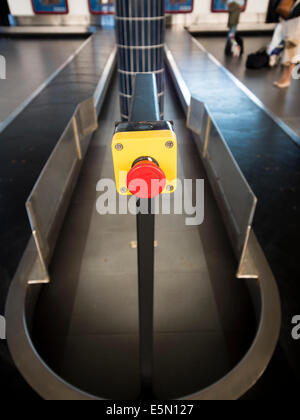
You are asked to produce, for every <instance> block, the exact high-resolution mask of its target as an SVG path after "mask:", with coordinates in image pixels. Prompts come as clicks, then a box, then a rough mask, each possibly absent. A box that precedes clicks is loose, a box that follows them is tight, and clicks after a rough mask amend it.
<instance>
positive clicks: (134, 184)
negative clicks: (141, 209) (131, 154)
mask: <svg viewBox="0 0 300 420" xmlns="http://www.w3.org/2000/svg"><path fill="white" fill-rule="evenodd" d="M166 182H167V181H166V176H165V174H164V172H163V170H162V169H161V168H160V167H159V166H158V164H156V163H155V162H153V161H151V160H141V161H139V162H137V163H136V164H135V165H133V167H132V168H131V169H130V171H129V172H128V175H127V188H128V191H130V193H131V194H132V195H135V196H137V197H139V198H154V197H156V196H158V195H159V194H161V193H162V192H163V190H164V189H165V186H166Z"/></svg>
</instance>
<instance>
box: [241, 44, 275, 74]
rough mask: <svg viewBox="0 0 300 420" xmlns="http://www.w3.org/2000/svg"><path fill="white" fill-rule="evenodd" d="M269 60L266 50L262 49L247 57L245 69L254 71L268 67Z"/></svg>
mask: <svg viewBox="0 0 300 420" xmlns="http://www.w3.org/2000/svg"><path fill="white" fill-rule="evenodd" d="M269 58H270V57H269V55H268V54H267V50H266V48H262V49H260V50H259V51H257V52H256V53H254V54H250V55H248V59H247V63H246V67H247V69H255V70H257V69H262V68H264V67H269Z"/></svg>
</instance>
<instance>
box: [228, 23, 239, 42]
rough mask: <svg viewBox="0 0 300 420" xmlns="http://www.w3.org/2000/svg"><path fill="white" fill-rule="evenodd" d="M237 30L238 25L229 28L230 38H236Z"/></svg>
mask: <svg viewBox="0 0 300 420" xmlns="http://www.w3.org/2000/svg"><path fill="white" fill-rule="evenodd" d="M236 32H237V25H235V26H232V27H231V28H230V29H229V32H228V39H233V38H235V35H236Z"/></svg>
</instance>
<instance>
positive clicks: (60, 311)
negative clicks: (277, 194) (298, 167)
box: [2, 31, 281, 399]
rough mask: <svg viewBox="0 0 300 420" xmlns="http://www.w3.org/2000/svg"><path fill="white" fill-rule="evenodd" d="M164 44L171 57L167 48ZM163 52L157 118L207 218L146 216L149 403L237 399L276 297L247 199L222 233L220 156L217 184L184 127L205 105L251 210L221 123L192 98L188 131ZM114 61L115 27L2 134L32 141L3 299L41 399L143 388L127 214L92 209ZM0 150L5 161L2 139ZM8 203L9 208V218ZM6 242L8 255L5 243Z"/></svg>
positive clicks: (264, 354)
mask: <svg viewBox="0 0 300 420" xmlns="http://www.w3.org/2000/svg"><path fill="white" fill-rule="evenodd" d="M174 39H175V37H174ZM167 46H168V47H169V48H170V50H171V51H172V52H173V54H175V52H174V51H175V50H173V46H172V43H171V42H169V43H167ZM169 58H170V54H169V53H168V50H166V60H167V64H168V68H169V71H168V72H167V75H166V78H167V85H166V87H167V89H166V102H165V117H164V118H165V119H168V120H173V121H174V124H175V130H176V133H177V137H178V142H179V162H178V167H179V178H180V179H187V178H188V179H193V180H196V179H204V181H205V197H204V202H205V219H204V222H203V223H202V224H201V225H200V226H187V225H186V223H185V216H184V215H175V214H171V215H158V216H157V217H156V241H157V247H156V248H155V298H154V314H155V315H154V332H153V334H154V355H153V357H154V373H153V388H154V393H155V396H156V398H157V399H177V398H186V399H191V398H194V399H237V398H241V397H242V396H243V395H244V394H245V393H246V392H247V391H249V390H250V389H251V388H252V387H253V386H254V385H255V383H256V382H257V381H258V380H259V378H260V377H261V375H262V374H263V372H264V371H265V369H266V368H267V366H268V364H269V362H270V360H271V357H272V355H273V353H274V350H275V347H276V344H277V341H278V337H279V329H280V312H281V311H280V301H279V295H278V290H277V286H276V282H275V279H274V276H273V274H272V272H271V270H270V267H269V265H268V263H267V260H266V258H265V256H264V253H263V251H262V249H261V247H260V245H259V243H258V241H257V239H256V236H255V233H254V232H253V230H252V229H251V223H252V217H253V211H254V208H253V209H252V207H251V208H250V213H249V214H250V216H249V226H248V225H247V226H246V230H245V232H246V233H247V235H244V237H243V240H242V241H241V243H240V242H239V241H240V240H241V239H240V235H237V234H236V233H235V230H234V229H233V228H232V226H233V225H234V223H237V224H239V223H241V221H240V220H237V219H236V218H235V216H234V213H235V209H236V207H237V204H238V202H237V200H236V198H235V199H234V197H233V195H232V194H230V191H229V195H228V189H227V185H228V183H227V179H226V174H224V171H223V170H222V165H221V167H219V171H220V172H219V176H220V179H219V180H218V182H217V184H218V185H216V182H215V181H216V179H215V178H214V177H213V173H212V171H211V163H209V162H208V160H207V159H206V158H205V156H204V155H203V154H202V145H203V144H202V143H203V141H205V140H206V141H208V140H209V138H208V137H207V136H206V139H203V138H202V135H200V134H199V133H197V129H196V128H195V127H193V120H192V117H193V116H195V114H194V111H195V110H196V111H195V112H196V116H197V109H198V108H197V107H200V108H199V109H201V110H202V111H201V112H204V111H203V109H204V110H205V112H206V114H205V118H207V120H205V121H208V119H209V120H210V121H211V122H210V124H211V127H212V129H213V130H215V131H212V133H217V134H218V137H217V138H216V140H215V141H216V142H218V143H216V144H219V147H221V149H220V150H222V153H224V159H226V162H228V165H229V166H228V167H227V169H228V170H230V171H234V173H235V175H236V176H237V178H238V179H239V183H238V186H239V187H237V188H240V190H239V191H242V192H241V194H246V195H245V197H246V198H247V200H248V199H249V197H250V201H251V203H252V205H254V207H255V204H256V197H255V195H254V194H255V191H254V192H253V191H251V188H250V186H249V185H248V183H247V180H246V179H245V178H244V176H243V174H242V172H241V170H240V168H239V166H238V163H237V162H236V161H235V158H234V156H233V155H232V154H231V152H230V151H229V149H228V147H227V146H226V141H225V140H224V137H223V136H222V134H221V131H220V130H219V121H217V120H216V118H215V116H214V115H213V114H212V113H211V111H210V110H209V109H207V108H203V107H201V106H202V102H201V101H199V100H198V99H197V98H196V97H195V98H194V99H195V101H194V106H196V108H193V109H191V108H190V115H189V117H188V118H189V119H188V122H189V124H190V125H189V126H190V129H189V128H187V124H186V115H185V111H187V107H186V106H185V104H184V99H183V98H184V96H185V95H186V94H187V89H188V83H187V82H185V86H184V85H183V83H182V77H180V66H178V65H177V64H176V63H175V64H176V65H175V66H174V65H173V64H174V56H173V60H170V59H169ZM175 59H176V57H175ZM115 60H116V50H115V47H114V41H113V33H112V32H109V31H108V32H106V31H100V32H98V33H97V34H95V35H93V36H92V37H91V38H90V39H89V41H88V42H87V43H86V45H85V46H84V48H83V49H82V50H81V51H80V52H79V53H78V55H76V57H75V58H74V60H72V61H71V62H70V63H69V65H68V66H67V67H66V68H65V69H64V70H63V71H62V72H61V73H59V74H58V75H57V77H56V78H54V79H53V81H51V83H50V84H49V85H48V86H47V88H46V89H45V90H44V91H43V92H41V93H40V95H38V96H37V98H36V99H35V101H34V102H33V103H32V104H31V105H29V107H27V108H26V109H25V110H24V111H23V113H21V114H20V115H19V116H18V118H17V119H16V120H15V121H14V123H13V124H12V125H11V126H10V127H8V128H7V129H6V130H5V131H4V132H3V134H2V138H3V143H2V147H4V145H5V144H8V141H9V140H10V139H11V138H13V137H14V138H19V137H20V136H16V133H17V132H18V130H19V131H20V129H21V127H24V126H26V127H27V128H26V139H27V142H28V146H30V147H32V145H33V146H34V147H36V148H37V150H38V154H39V156H42V159H41V158H39V161H38V162H37V161H36V162H35V159H29V163H30V165H31V167H30V169H29V167H28V169H27V170H26V173H27V175H26V177H25V175H24V174H25V172H24V174H23V175H22V174H21V173H20V174H19V179H20V177H21V176H22V178H23V180H22V182H23V185H22V193H21V192H20V190H18V191H17V190H15V194H18V197H17V199H18V200H17V201H16V197H15V196H13V197H11V203H12V204H11V207H10V208H9V205H6V207H5V213H3V214H5V217H6V220H7V222H6V225H5V229H6V230H7V232H8V231H9V228H10V226H13V224H14V223H15V221H16V220H17V219H18V220H20V223H19V230H18V231H15V234H14V238H22V241H20V239H19V244H18V254H15V258H14V259H13V260H10V264H11V271H13V267H16V268H17V266H18V263H19V260H20V257H21V255H22V253H23V257H22V258H21V261H20V263H19V266H18V269H17V271H16V274H15V276H14V279H13V281H12V284H11V287H10V293H9V296H8V300H7V312H6V316H7V338H8V345H9V349H10V351H11V354H12V357H13V359H14V362H15V365H16V366H17V368H18V370H19V371H20V373H21V374H22V376H23V377H24V378H25V380H26V381H27V382H28V383H29V385H30V386H31V387H32V388H33V389H34V390H35V391H36V392H37V393H38V394H39V395H40V396H41V397H43V398H45V399H102V398H105V399H137V398H139V396H140V385H141V384H140V372H139V329H138V321H139V312H138V288H137V253H136V249H135V246H134V244H135V241H136V230H135V229H136V226H135V217H134V216H131V215H104V216H100V215H99V214H98V213H97V211H96V201H97V198H98V196H99V193H97V190H96V186H97V183H98V181H99V179H101V178H113V165H112V157H111V150H110V143H111V138H112V134H113V129H114V123H115V121H118V120H120V111H119V95H118V87H117V78H116V75H115ZM182 87H183V90H181V88H182ZM62 88H63V90H61V89H62ZM176 91H177V92H176ZM62 92H63V94H62ZM191 96H192V97H193V95H191ZM44 109H45V111H43V110H44ZM46 110H47V112H46ZM60 110H61V111H62V110H63V112H59V111H60ZM96 116H98V122H97V118H96ZM37 118H38V121H39V123H38V124H36V123H35V124H32V123H31V121H37ZM196 119H197V118H196ZM50 121H52V123H50ZM76 130H77V131H76ZM207 130H208V125H206V130H204V133H206V134H207V133H208V131H207ZM211 136H212V138H214V137H213V134H211ZM41 138H43V141H44V142H45V144H44V143H43V148H41V147H38V142H40V139H41ZM47 139H48V140H47ZM5 141H6V142H7V143H5ZM35 142H36V143H35ZM74 144H75V145H76V147H75V146H74ZM213 145H214V140H211V142H210V143H209V144H207V152H208V153H209V156H210V158H211V159H210V160H211V162H213V163H214V159H215V158H214V153H213V152H214V150H213V148H212V146H213ZM46 146H47V147H46ZM3 150H6V154H7V156H6V157H7V158H8V159H6V162H8V161H11V156H10V155H9V153H11V151H10V149H9V147H6V148H4V149H3ZM36 156H37V155H36ZM49 156H50V158H49ZM48 158H49V159H48ZM47 159H48V161H47ZM45 164H46V166H44V165H45ZM43 166H44V168H43ZM34 167H35V168H36V171H32V169H33V168H34ZM42 168H43V170H42V172H41V169H42ZM7 170H8V169H7ZM225 172H226V171H225ZM40 173H41V174H40ZM39 174H40V176H39ZM36 181H37V182H36ZM47 185H49V186H51V188H49V189H47ZM220 186H221V187H222V188H220ZM220 191H223V194H220ZM242 197H244V195H242ZM28 198H29V199H28ZM246 198H245V200H246ZM226 200H227V203H229V208H231V210H232V212H231V213H233V215H232V214H230V211H229V212H228V208H227V210H226V208H225V207H224V203H226ZM25 201H27V211H28V214H29V216H30V223H31V226H30V224H29V221H28V219H27V215H26V212H25ZM16 202H17V203H18V206H17V208H18V214H16V213H13V214H12V213H11V208H13V206H15V203H16ZM21 209H24V210H23V211H22V217H20V215H21ZM30 227H31V228H32V236H31V238H30V232H31V229H30ZM21 234H22V235H21ZM241 236H243V235H241ZM10 237H11V239H12V236H10ZM28 239H29V242H28V244H27V241H28ZM244 240H245V243H244ZM6 243H7V252H8V250H10V251H11V250H12V249H13V246H15V243H14V242H13V240H11V241H7V242H6ZM237 243H238V246H237ZM26 244H27V245H26ZM240 251H242V255H241V252H240ZM18 258H19V260H18ZM4 265H5V264H4V262H3V266H4Z"/></svg>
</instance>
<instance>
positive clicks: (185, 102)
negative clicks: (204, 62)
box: [164, 45, 191, 111]
mask: <svg viewBox="0 0 300 420" xmlns="http://www.w3.org/2000/svg"><path fill="white" fill-rule="evenodd" d="M164 51H165V57H166V64H167V66H168V67H169V70H170V73H171V76H172V79H173V82H174V84H175V86H176V88H177V92H178V95H179V98H180V101H181V105H182V106H183V108H184V110H185V111H187V109H188V107H189V105H190V101H191V94H190V91H189V89H188V87H187V85H186V83H185V81H184V80H183V77H182V76H181V74H180V71H179V68H178V66H177V64H176V61H175V60H174V57H173V55H172V53H171V51H170V49H169V48H168V46H167V45H165V49H164Z"/></svg>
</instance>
